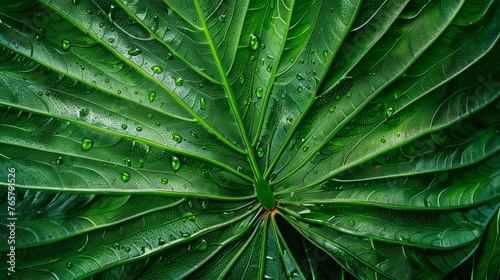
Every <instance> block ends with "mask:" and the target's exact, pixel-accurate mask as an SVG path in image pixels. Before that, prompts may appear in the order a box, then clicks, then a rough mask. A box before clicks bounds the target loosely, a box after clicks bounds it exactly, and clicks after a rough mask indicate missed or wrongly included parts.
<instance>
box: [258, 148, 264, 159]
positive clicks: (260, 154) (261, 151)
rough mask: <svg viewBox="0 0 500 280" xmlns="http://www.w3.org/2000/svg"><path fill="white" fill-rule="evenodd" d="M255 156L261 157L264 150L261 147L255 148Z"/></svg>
mask: <svg viewBox="0 0 500 280" xmlns="http://www.w3.org/2000/svg"><path fill="white" fill-rule="evenodd" d="M257 156H258V157H259V158H261V157H263V156H264V150H263V149H262V148H258V149H257Z"/></svg>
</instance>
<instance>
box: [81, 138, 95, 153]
mask: <svg viewBox="0 0 500 280" xmlns="http://www.w3.org/2000/svg"><path fill="white" fill-rule="evenodd" d="M93 146H94V141H93V140H92V139H90V138H88V137H85V138H83V139H82V150H84V151H88V150H90V149H92V147H93Z"/></svg>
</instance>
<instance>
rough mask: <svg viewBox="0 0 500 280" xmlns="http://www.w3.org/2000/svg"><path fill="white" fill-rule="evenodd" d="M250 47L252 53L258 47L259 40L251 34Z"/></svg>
mask: <svg viewBox="0 0 500 280" xmlns="http://www.w3.org/2000/svg"><path fill="white" fill-rule="evenodd" d="M250 47H251V48H252V50H254V51H255V50H256V49H257V48H258V47H259V40H258V39H257V37H255V35H253V34H251V35H250Z"/></svg>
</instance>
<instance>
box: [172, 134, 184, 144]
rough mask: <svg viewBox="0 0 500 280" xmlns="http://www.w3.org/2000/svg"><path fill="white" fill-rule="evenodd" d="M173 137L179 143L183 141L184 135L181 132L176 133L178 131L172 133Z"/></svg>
mask: <svg viewBox="0 0 500 280" xmlns="http://www.w3.org/2000/svg"><path fill="white" fill-rule="evenodd" d="M172 139H173V140H174V141H175V142H177V143H181V142H182V137H181V136H180V135H179V134H176V133H172Z"/></svg>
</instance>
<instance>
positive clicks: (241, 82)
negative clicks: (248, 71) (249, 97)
mask: <svg viewBox="0 0 500 280" xmlns="http://www.w3.org/2000/svg"><path fill="white" fill-rule="evenodd" d="M244 83H245V77H244V76H243V75H241V76H240V85H242V84H244Z"/></svg>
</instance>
